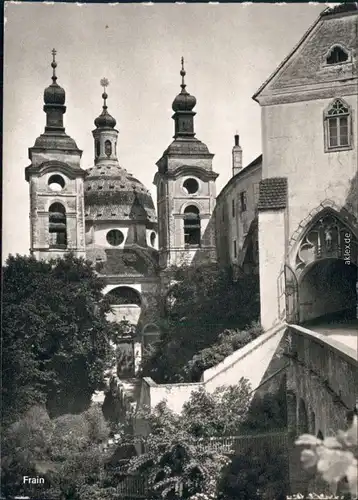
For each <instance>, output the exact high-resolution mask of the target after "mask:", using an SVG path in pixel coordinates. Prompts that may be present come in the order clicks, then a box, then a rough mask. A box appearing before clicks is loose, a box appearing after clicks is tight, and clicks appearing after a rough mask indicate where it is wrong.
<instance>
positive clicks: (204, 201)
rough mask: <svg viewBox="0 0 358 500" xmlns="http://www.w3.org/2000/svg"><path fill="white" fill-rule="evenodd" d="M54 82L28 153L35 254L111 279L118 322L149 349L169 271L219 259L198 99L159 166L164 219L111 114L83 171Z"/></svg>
mask: <svg viewBox="0 0 358 500" xmlns="http://www.w3.org/2000/svg"><path fill="white" fill-rule="evenodd" d="M52 53H53V61H52V64H51V66H52V68H53V76H52V83H51V85H50V86H49V87H48V88H46V89H45V91H44V108H43V109H44V112H45V114H46V126H45V130H44V133H43V134H42V135H41V136H40V137H38V138H37V139H36V141H35V144H34V146H33V147H32V148H30V149H29V158H30V160H31V164H30V166H28V167H27V168H26V171H25V177H26V180H27V181H28V183H29V187H30V202H31V208H30V233H31V248H30V251H31V254H32V255H34V256H35V257H36V258H39V259H51V258H55V257H61V256H63V255H64V254H66V253H68V252H72V253H73V254H74V255H76V256H77V257H84V258H86V259H88V260H90V261H92V263H93V265H94V267H95V269H96V272H97V273H98V275H99V276H100V277H102V278H103V279H104V280H105V283H106V286H105V289H104V293H105V294H106V295H108V297H109V298H110V302H111V309H112V313H111V314H110V319H111V320H113V321H117V322H119V321H121V320H126V321H128V322H129V323H131V324H134V325H136V326H137V330H138V333H139V337H141V341H142V342H143V344H144V345H145V344H146V343H147V342H148V343H150V341H151V340H153V339H154V338H156V337H157V335H158V333H159V329H158V326H157V322H158V318H159V316H160V312H161V309H162V304H161V302H162V297H163V295H164V294H165V290H163V288H165V287H166V282H165V280H166V278H165V276H166V273H165V271H166V270H167V269H168V268H170V267H171V266H173V265H175V266H178V265H183V264H191V263H197V262H207V261H215V260H216V247H215V233H214V227H213V223H212V221H213V212H214V207H215V198H216V193H215V179H216V178H217V176H218V174H216V173H215V172H214V171H213V169H212V160H213V157H214V155H213V154H212V153H210V152H209V149H208V147H207V146H206V145H205V144H204V143H203V142H201V141H200V140H198V139H197V138H196V137H195V130H194V116H195V112H194V111H193V108H194V107H195V104H196V99H195V97H194V96H191V95H190V94H189V93H188V91H187V90H186V84H185V81H184V78H185V70H184V60H182V69H181V72H180V75H181V78H182V83H181V91H180V93H179V94H178V95H177V97H176V98H175V99H174V101H173V105H172V108H173V111H174V115H173V117H172V118H173V120H174V123H175V130H174V140H173V142H172V143H171V144H170V145H169V146H168V148H167V149H166V150H165V151H164V153H163V155H162V156H161V158H160V160H159V161H158V162H157V167H158V170H157V173H156V174H155V176H154V184H155V185H156V187H157V199H158V219H157V212H156V209H155V206H154V203H153V200H152V197H151V195H150V192H149V191H148V189H147V188H146V187H145V186H144V185H143V184H142V183H141V182H140V181H139V180H138V179H136V178H135V177H134V176H133V175H132V174H130V173H129V172H127V170H126V169H125V168H123V167H122V166H121V164H120V161H119V159H118V156H117V142H118V135H119V134H118V130H117V129H116V120H115V118H114V117H113V116H111V115H110V113H109V111H108V106H107V99H108V94H107V92H106V87H107V85H108V81H107V80H106V79H105V78H104V79H102V80H101V85H102V86H103V94H102V99H103V109H102V112H101V114H100V115H99V116H98V117H97V118H96V119H95V120H94V125H95V129H94V130H93V132H92V135H93V144H94V148H93V150H94V165H93V167H91V168H89V169H87V170H83V169H82V168H81V167H80V159H81V155H82V151H80V150H79V149H78V147H77V145H76V143H75V141H74V140H73V139H72V138H71V137H69V136H68V135H67V134H66V132H65V127H64V123H63V115H64V114H65V112H66V106H65V90H64V89H63V88H62V87H60V86H59V85H58V83H57V75H56V67H57V62H56V59H55V55H56V51H55V50H53V52H52Z"/></svg>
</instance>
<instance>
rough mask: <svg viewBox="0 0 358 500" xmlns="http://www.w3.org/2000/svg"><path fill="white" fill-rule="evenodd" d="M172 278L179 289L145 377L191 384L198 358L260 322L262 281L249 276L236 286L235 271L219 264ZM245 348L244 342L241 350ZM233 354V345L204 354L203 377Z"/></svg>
mask: <svg viewBox="0 0 358 500" xmlns="http://www.w3.org/2000/svg"><path fill="white" fill-rule="evenodd" d="M167 274H168V275H167V280H168V283H173V285H172V287H171V288H170V290H169V293H168V295H167V297H166V321H164V322H163V323H162V324H161V332H162V333H161V338H160V340H159V342H158V344H157V345H156V348H155V350H154V352H152V353H151V354H150V355H147V356H146V357H145V359H143V362H142V370H141V373H140V374H139V375H140V376H143V375H144V376H149V377H152V378H153V379H154V380H155V381H156V382H158V383H161V382H165V383H168V382H184V381H190V380H191V376H190V369H188V367H187V365H188V363H189V361H190V360H192V358H193V356H195V355H197V354H198V353H200V352H201V351H203V350H204V349H206V348H208V347H210V346H212V345H213V344H218V343H220V342H219V337H220V335H222V332H224V331H225V330H235V331H236V330H238V329H239V330H243V329H245V328H247V325H250V324H251V323H252V322H253V321H257V320H258V317H259V282H258V277H257V276H252V275H250V276H249V275H245V274H244V275H241V276H240V277H239V278H238V279H236V280H235V279H234V278H233V274H232V270H231V268H224V269H223V268H220V267H219V266H217V265H216V264H210V265H201V266H193V267H182V268H179V269H177V268H173V269H170V270H169V271H168V273H167ZM253 335H254V333H252V336H253ZM240 342H241V340H240V339H238V340H237V342H236V344H235V345H239V344H240ZM229 344H230V343H229ZM230 349H231V348H230V345H228V346H224V345H222V346H220V347H218V348H217V349H215V352H212V353H211V354H209V353H207V354H206V353H204V354H203V357H204V358H205V359H204V360H203V361H202V362H201V361H200V362H199V360H197V361H198V365H200V366H198V372H199V373H201V372H202V369H203V367H204V366H205V367H206V366H210V365H211V366H213V365H212V364H211V363H214V364H216V362H217V361H218V360H219V361H221V360H222V359H223V358H224V357H225V356H226V355H227V353H230ZM208 357H209V358H210V357H212V358H213V361H212V362H209V360H208V363H209V364H208V365H207V364H206V360H207V358H208ZM219 361H218V362H219ZM184 367H185V368H184ZM198 377H199V378H200V375H198V374H195V379H197V378H198Z"/></svg>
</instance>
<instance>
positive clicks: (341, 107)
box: [324, 99, 352, 152]
mask: <svg viewBox="0 0 358 500" xmlns="http://www.w3.org/2000/svg"><path fill="white" fill-rule="evenodd" d="M351 119H352V116H351V110H350V108H349V106H348V104H346V103H345V102H344V101H342V100H341V99H335V100H334V101H333V102H332V103H331V104H330V106H329V107H328V108H327V109H326V111H325V120H324V121H325V123H324V125H325V142H326V145H325V146H326V152H330V151H339V150H342V149H350V148H351V146H352V140H351Z"/></svg>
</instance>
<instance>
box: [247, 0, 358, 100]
mask: <svg viewBox="0 0 358 500" xmlns="http://www.w3.org/2000/svg"><path fill="white" fill-rule="evenodd" d="M352 12H353V13H355V12H356V13H358V4H357V3H344V4H340V5H336V6H334V7H328V8H326V9H324V10H323V11H322V12H321V14H320V15H319V17H318V18H317V19H316V20H315V21H314V23H313V24H312V25H311V26H310V27H309V28H308V30H307V31H306V32H305V33H304V35H303V36H302V38H301V39H300V40H299V42H298V43H297V44H296V45H295V46H294V47H293V49H292V50H291V52H290V53H289V54H288V55H287V57H286V58H285V59H284V60H283V61H282V62H281V64H279V65H278V66H277V68H276V69H275V70H274V71H273V73H272V74H271V75H270V76H269V77H268V78H267V80H265V81H264V83H263V84H262V85H261V86H260V88H259V89H258V90H257V91H256V92H255V94H254V95H253V96H252V99H254V100H255V101H257V102H258V99H257V97H258V96H259V95H260V94H261V93H262V91H263V90H264V89H265V88H266V87H267V85H268V84H269V83H270V82H271V81H272V80H273V79H274V78H275V76H276V75H277V74H278V73H279V72H280V71H281V69H282V68H283V67H284V66H285V65H286V64H287V63H288V61H289V60H290V59H291V58H292V57H293V56H294V54H295V53H296V52H297V50H298V49H299V48H300V47H301V46H302V44H303V43H304V42H305V41H306V39H307V38H308V37H309V36H310V35H311V33H312V32H313V31H314V29H315V28H316V26H317V25H318V24H319V23H321V22H322V18H324V17H327V16H330V17H331V16H334V15H341V14H342V13H347V14H349V13H352Z"/></svg>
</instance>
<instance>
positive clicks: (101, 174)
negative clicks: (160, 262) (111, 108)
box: [84, 78, 157, 224]
mask: <svg viewBox="0 0 358 500" xmlns="http://www.w3.org/2000/svg"><path fill="white" fill-rule="evenodd" d="M108 84H109V82H108V80H107V79H106V78H103V79H102V80H101V85H102V86H103V87H104V92H103V94H102V99H103V109H102V113H101V114H100V115H99V116H98V117H97V118H96V119H95V121H94V124H95V126H96V129H95V130H94V131H93V132H92V133H93V137H94V139H95V164H94V166H93V167H91V168H89V169H88V170H87V175H86V179H85V183H84V194H85V216H86V219H87V220H92V221H95V220H106V221H113V222H114V221H115V222H118V221H128V222H129V221H131V220H132V221H142V222H143V221H145V222H146V223H149V224H153V223H156V221H157V217H156V213H155V208H154V203H153V200H152V197H151V195H150V193H149V191H148V189H146V188H145V187H144V186H143V184H142V183H141V182H140V181H139V180H138V179H136V178H135V177H133V175H132V174H130V173H129V172H127V170H125V169H124V168H122V167H121V166H120V164H119V161H118V158H117V139H118V130H116V129H115V128H114V127H115V125H116V120H115V118H113V117H112V116H111V115H110V114H109V113H108V111H107V109H108V108H107V99H108V95H107V93H106V87H107V86H108Z"/></svg>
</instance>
